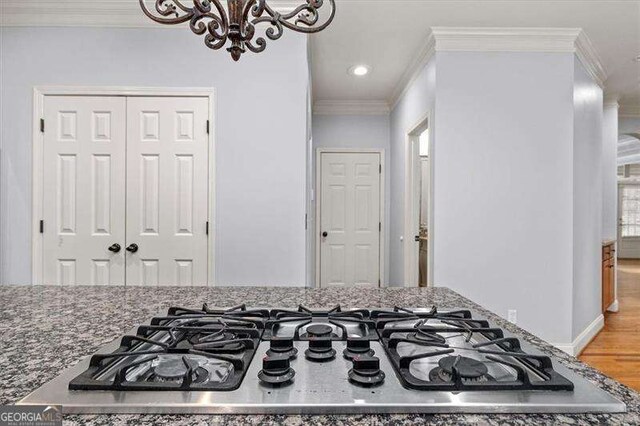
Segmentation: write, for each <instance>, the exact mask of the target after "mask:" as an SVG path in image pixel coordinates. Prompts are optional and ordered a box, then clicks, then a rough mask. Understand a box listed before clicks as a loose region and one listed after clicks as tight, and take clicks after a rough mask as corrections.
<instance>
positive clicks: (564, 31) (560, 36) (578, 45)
mask: <svg viewBox="0 0 640 426" xmlns="http://www.w3.org/2000/svg"><path fill="white" fill-rule="evenodd" d="M436 52H543V53H573V54H575V55H576V56H577V58H578V59H579V60H580V62H581V63H582V64H583V66H584V67H585V70H586V71H587V73H588V74H589V75H590V76H591V77H592V78H593V80H594V81H595V82H596V83H597V84H598V85H599V86H600V87H603V84H604V81H605V80H606V79H607V72H606V70H605V68H604V66H603V65H602V61H601V59H600V56H599V55H598V53H597V51H596V50H595V48H594V47H593V44H592V43H591V41H590V40H589V37H588V36H587V34H586V33H585V32H584V31H583V30H582V29H581V28H491V27H486V28H485V27H465V28H458V27H433V28H431V34H430V35H429V36H428V37H427V38H426V39H425V41H424V44H423V45H422V47H421V49H420V51H419V52H418V54H417V55H416V57H415V59H414V60H413V62H412V63H411V65H410V66H409V67H408V68H407V71H406V72H405V73H404V74H403V75H402V77H401V78H400V80H399V82H398V84H397V85H396V87H395V88H394V90H393V92H392V93H391V96H390V97H389V105H391V109H393V108H395V107H396V105H397V104H398V102H399V100H400V99H401V98H402V96H404V94H405V93H406V92H407V90H408V89H409V87H410V86H411V84H412V83H413V82H414V81H415V79H416V78H417V76H418V75H419V74H420V72H421V71H422V69H423V68H424V67H425V66H426V64H427V63H428V62H429V60H430V59H431V58H432V57H433V56H434V54H435V53H436Z"/></svg>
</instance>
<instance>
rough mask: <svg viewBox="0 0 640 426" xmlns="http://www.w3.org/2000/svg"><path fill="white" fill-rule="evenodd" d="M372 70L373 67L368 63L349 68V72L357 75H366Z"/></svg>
mask: <svg viewBox="0 0 640 426" xmlns="http://www.w3.org/2000/svg"><path fill="white" fill-rule="evenodd" d="M370 71H371V68H369V67H368V66H367V65H355V66H353V67H351V68H349V74H351V75H355V76H356V77H364V76H365V75H367V74H369V72H370Z"/></svg>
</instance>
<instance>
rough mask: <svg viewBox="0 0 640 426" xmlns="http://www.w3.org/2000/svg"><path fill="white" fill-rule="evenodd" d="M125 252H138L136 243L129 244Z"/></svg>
mask: <svg viewBox="0 0 640 426" xmlns="http://www.w3.org/2000/svg"><path fill="white" fill-rule="evenodd" d="M127 251H128V252H129V253H135V252H137V251H138V245H137V244H136V243H133V244H129V247H127Z"/></svg>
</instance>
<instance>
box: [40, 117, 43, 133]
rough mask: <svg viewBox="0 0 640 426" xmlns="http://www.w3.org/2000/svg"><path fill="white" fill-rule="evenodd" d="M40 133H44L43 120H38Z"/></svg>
mask: <svg viewBox="0 0 640 426" xmlns="http://www.w3.org/2000/svg"><path fill="white" fill-rule="evenodd" d="M40 133H44V118H41V119H40Z"/></svg>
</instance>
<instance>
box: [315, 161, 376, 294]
mask: <svg viewBox="0 0 640 426" xmlns="http://www.w3.org/2000/svg"><path fill="white" fill-rule="evenodd" d="M320 155H321V159H320V188H319V193H320V197H321V198H320V200H319V202H320V218H319V223H320V236H319V238H320V285H321V286H322V287H329V286H343V285H361V286H378V285H380V229H381V226H380V203H381V200H380V176H381V175H380V154H378V153H321V154H320Z"/></svg>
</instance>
